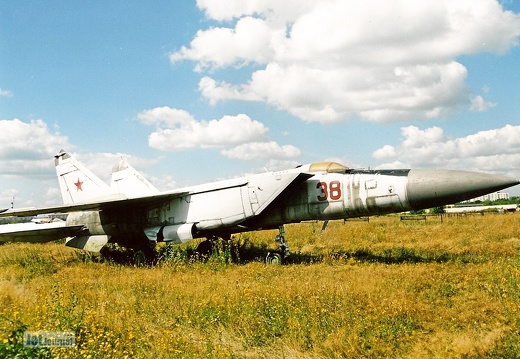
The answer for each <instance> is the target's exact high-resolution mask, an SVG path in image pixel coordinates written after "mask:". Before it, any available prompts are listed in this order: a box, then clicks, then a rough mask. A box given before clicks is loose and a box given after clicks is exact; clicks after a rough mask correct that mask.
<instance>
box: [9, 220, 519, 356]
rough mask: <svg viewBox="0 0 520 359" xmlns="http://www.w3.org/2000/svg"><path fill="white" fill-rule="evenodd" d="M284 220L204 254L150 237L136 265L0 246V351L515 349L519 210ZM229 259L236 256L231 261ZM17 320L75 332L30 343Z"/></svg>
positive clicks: (505, 352) (411, 352)
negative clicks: (66, 344) (281, 253)
mask: <svg viewBox="0 0 520 359" xmlns="http://www.w3.org/2000/svg"><path fill="white" fill-rule="evenodd" d="M321 225H322V224H321V223H303V224H298V225H289V226H286V235H287V237H288V240H289V243H290V245H291V249H292V251H293V256H292V263H290V264H287V265H283V266H265V265H264V264H263V263H262V262H261V260H260V257H261V254H262V253H263V252H265V251H267V250H269V249H273V248H275V244H274V242H273V241H272V238H273V237H274V236H275V235H276V232H275V231H264V232H256V233H245V234H242V235H240V236H236V237H235V238H234V239H233V243H232V244H233V245H232V248H231V249H226V248H221V251H220V254H219V255H216V256H213V257H212V258H210V259H209V260H207V261H200V260H197V259H193V258H191V256H190V253H192V252H193V248H194V247H195V246H196V244H197V241H194V242H193V243H189V244H188V245H186V246H180V247H171V248H160V251H161V253H162V257H161V260H160V261H159V262H158V263H157V264H156V265H154V266H151V267H136V266H132V265H130V264H121V263H116V262H113V261H108V260H103V259H101V258H99V257H97V256H89V255H86V254H85V253H83V252H81V251H78V250H73V249H69V248H66V247H64V246H63V244H58V243H48V244H44V245H38V244H32V245H31V244H7V245H3V246H0V357H4V356H9V355H11V356H13V355H14V354H16V353H18V354H19V355H21V356H20V357H43V358H45V357H53V358H70V357H72V358H124V357H127V358H199V357H209V358H344V357H352V358H378V357H391V358H423V357H428V358H480V357H491V358H501V357H502V358H515V357H517V358H518V357H520V214H502V215H500V214H486V215H485V216H467V217H459V218H445V219H444V220H443V221H442V223H441V221H440V220H439V219H438V218H437V217H432V218H429V219H428V220H427V221H426V222H424V221H407V222H400V221H399V217H394V216H385V217H376V218H371V219H370V221H369V222H348V223H345V224H344V223H343V222H342V221H336V222H331V223H330V224H329V225H328V227H327V229H326V230H325V231H324V232H321ZM231 258H234V260H233V261H232V260H231ZM25 329H27V330H33V331H36V330H46V331H62V330H71V331H75V332H76V343H77V345H76V347H75V348H53V349H37V350H36V349H30V348H24V347H23V345H22V344H21V340H22V338H21V333H23V331H24V330H25Z"/></svg>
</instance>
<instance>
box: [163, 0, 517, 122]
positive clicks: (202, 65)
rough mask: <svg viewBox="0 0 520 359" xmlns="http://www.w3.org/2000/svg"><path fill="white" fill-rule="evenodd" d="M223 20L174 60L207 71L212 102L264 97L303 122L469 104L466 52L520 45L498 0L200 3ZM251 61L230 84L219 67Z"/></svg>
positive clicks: (437, 113) (420, 115)
mask: <svg viewBox="0 0 520 359" xmlns="http://www.w3.org/2000/svg"><path fill="white" fill-rule="evenodd" d="M197 5H198V7H199V8H200V9H201V10H203V11H204V12H205V14H206V17H207V18H208V19H211V20H216V21H221V26H214V27H210V28H207V29H201V30H199V31H198V32H197V33H196V34H195V36H194V38H193V40H192V41H191V43H190V44H189V45H187V46H184V47H182V48H181V49H180V50H179V51H176V52H174V53H172V54H171V57H170V59H171V61H172V62H174V63H176V62H178V61H182V60H189V61H193V62H195V70H196V71H200V72H204V71H210V74H209V76H204V78H202V79H201V81H200V83H199V90H200V91H201V93H202V95H203V96H204V98H206V99H207V100H208V101H209V102H210V103H211V104H215V103H217V102H219V101H224V100H243V101H264V102H266V103H269V104H271V105H273V106H275V107H277V108H279V109H281V110H285V111H287V112H289V113H291V114H293V115H295V116H297V117H299V118H301V119H303V120H306V121H319V122H337V121H342V120H345V119H348V118H349V117H352V116H355V117H360V118H363V119H367V120H371V121H378V122H388V121H399V120H409V119H428V118H432V117H442V116H444V115H446V114H449V113H451V112H452V111H454V110H456V109H459V108H462V107H469V106H471V108H472V110H476V111H483V110H485V109H486V108H488V107H489V106H491V105H492V104H491V103H489V102H485V101H484V100H483V99H481V98H479V97H476V98H473V102H472V103H471V99H472V94H471V91H470V90H469V89H468V87H467V86H466V84H465V80H466V77H467V75H468V74H467V69H466V68H465V67H464V66H463V65H462V64H461V63H459V62H458V61H457V58H458V57H460V56H461V55H471V54H477V53H481V52H489V53H494V54H503V53H505V52H507V51H508V50H509V49H510V48H511V47H513V46H516V45H517V43H518V37H519V36H520V15H519V14H515V13H513V12H510V11H505V10H504V9H503V8H502V6H501V5H500V3H499V2H498V1H497V0H460V1H450V0H444V1H442V0H424V1H414V0H397V1H391V2H389V1H385V0H363V1H361V0H357V1H343V0H325V1H295V0H290V1H289V0H288V1H275V0H254V1H246V2H245V1H241V0H229V1H220V0H198V2H197ZM246 64H254V65H255V66H253V67H251V68H252V69H254V70H251V73H250V78H249V80H248V81H246V82H243V83H230V82H229V80H228V81H227V82H226V81H224V80H222V79H219V78H218V71H215V70H218V69H222V68H229V67H232V68H233V67H242V66H244V65H246Z"/></svg>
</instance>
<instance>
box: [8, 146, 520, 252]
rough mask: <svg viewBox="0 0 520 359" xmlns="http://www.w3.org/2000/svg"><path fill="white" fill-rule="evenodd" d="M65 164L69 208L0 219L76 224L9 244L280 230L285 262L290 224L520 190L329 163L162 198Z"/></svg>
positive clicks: (487, 181)
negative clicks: (53, 218)
mask: <svg viewBox="0 0 520 359" xmlns="http://www.w3.org/2000/svg"><path fill="white" fill-rule="evenodd" d="M55 165H56V173H57V176H58V182H59V185H60V189H61V194H62V197H63V201H64V204H63V205H59V206H53V207H47V208H28V209H8V210H4V211H3V212H2V213H0V217H8V216H35V215H39V214H46V213H47V214H48V213H67V214H68V215H67V219H66V221H61V222H50V223H32V224H29V225H14V224H13V225H10V224H7V225H2V226H0V242H7V241H28V242H45V241H51V240H57V239H61V238H65V237H67V239H66V245H67V246H70V247H75V248H80V249H84V250H87V251H92V252H98V251H100V250H101V249H102V248H103V247H104V246H105V245H106V244H107V243H117V244H119V245H120V246H123V247H128V248H134V249H138V250H142V251H143V252H144V253H145V254H150V250H151V246H150V242H171V243H182V242H186V241H189V240H192V239H194V238H207V239H208V240H211V239H212V238H216V237H220V238H224V239H229V238H230V237H231V235H232V234H235V233H240V232H247V231H257V230H263V229H279V234H278V235H277V236H276V238H275V240H276V241H277V242H278V243H279V245H280V251H279V252H277V253H272V254H271V256H270V259H269V260H270V261H273V262H281V261H282V260H283V259H284V258H285V257H287V256H288V255H289V246H288V244H287V241H286V238H285V235H284V227H283V226H284V224H288V223H297V222H302V221H309V220H324V221H328V220H335V219H345V218H349V217H360V216H371V215H381V214H388V213H396V212H405V211H410V210H420V209H425V208H431V207H437V206H442V205H446V204H451V203H456V202H460V201H463V200H467V199H470V198H474V197H478V196H481V195H484V194H487V193H491V192H495V191H498V190H501V189H504V188H507V187H511V186H515V185H517V184H519V183H520V182H519V180H518V179H515V178H510V177H503V176H494V175H490V174H484V173H477V172H467V171H454V170H421V169H403V170H365V169H350V168H348V167H346V166H343V165H341V164H338V163H335V162H319V163H313V164H309V165H302V166H298V167H296V168H292V169H288V170H285V171H276V172H266V173H262V174H257V175H249V176H245V177H241V178H235V179H229V180H225V181H219V182H212V183H207V184H202V185H198V186H193V187H187V188H182V189H178V190H173V191H167V192H160V191H158V190H157V189H156V188H155V187H154V186H153V185H152V184H151V183H150V182H148V181H147V180H146V179H145V178H144V177H143V176H142V175H140V174H139V173H138V172H137V171H136V170H135V169H134V168H133V167H131V166H130V165H129V164H128V163H127V162H126V161H125V160H121V161H120V162H118V163H117V164H116V165H115V166H114V167H113V171H112V179H111V184H110V186H109V185H107V184H106V183H104V182H103V181H102V180H100V179H99V178H98V177H97V176H96V175H94V174H93V173H92V172H91V171H89V170H88V169H87V168H86V167H85V166H84V165H82V164H81V163H80V162H78V161H77V160H75V159H74V158H73V157H72V156H71V155H70V154H69V153H67V152H65V151H63V150H62V151H61V152H60V153H59V154H57V155H56V156H55ZM203 243H205V242H203ZM206 243H207V241H206ZM152 252H153V251H152Z"/></svg>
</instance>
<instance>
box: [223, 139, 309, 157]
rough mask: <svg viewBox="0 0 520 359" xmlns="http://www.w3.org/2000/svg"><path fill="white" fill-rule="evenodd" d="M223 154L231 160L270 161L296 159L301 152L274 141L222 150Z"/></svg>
mask: <svg viewBox="0 0 520 359" xmlns="http://www.w3.org/2000/svg"><path fill="white" fill-rule="evenodd" d="M221 153H222V154H223V155H224V156H226V157H229V158H235V159H240V160H253V159H264V158H265V159H269V158H277V159H284V158H294V157H298V156H300V154H301V151H300V150H299V149H298V148H297V147H295V146H292V145H284V146H280V145H279V144H278V143H276V142H274V141H269V142H251V143H245V144H242V145H239V146H236V147H233V148H231V149H225V150H222V151H221Z"/></svg>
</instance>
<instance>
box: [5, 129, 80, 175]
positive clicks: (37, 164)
mask: <svg viewBox="0 0 520 359" xmlns="http://www.w3.org/2000/svg"><path fill="white" fill-rule="evenodd" d="M0 138H1V141H0V173H2V175H19V174H33V175H43V174H45V175H49V174H52V168H53V162H52V158H53V156H54V155H56V154H57V153H58V151H59V150H60V149H61V148H69V147H70V145H69V140H68V138H67V137H66V136H63V135H61V134H60V133H59V131H57V130H54V131H52V130H50V129H49V127H48V126H47V124H46V123H45V122H44V121H42V120H31V121H30V122H23V121H21V120H19V119H14V120H0Z"/></svg>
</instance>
